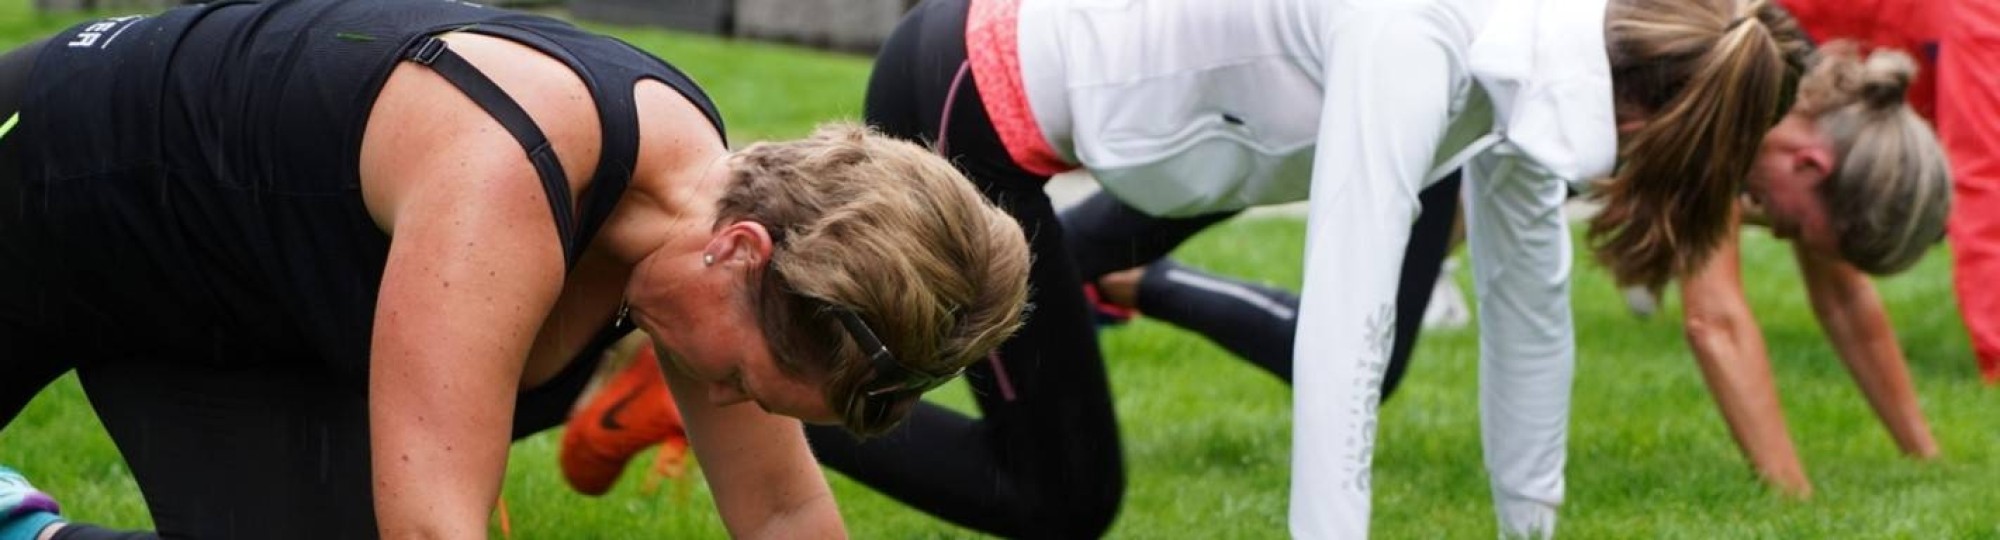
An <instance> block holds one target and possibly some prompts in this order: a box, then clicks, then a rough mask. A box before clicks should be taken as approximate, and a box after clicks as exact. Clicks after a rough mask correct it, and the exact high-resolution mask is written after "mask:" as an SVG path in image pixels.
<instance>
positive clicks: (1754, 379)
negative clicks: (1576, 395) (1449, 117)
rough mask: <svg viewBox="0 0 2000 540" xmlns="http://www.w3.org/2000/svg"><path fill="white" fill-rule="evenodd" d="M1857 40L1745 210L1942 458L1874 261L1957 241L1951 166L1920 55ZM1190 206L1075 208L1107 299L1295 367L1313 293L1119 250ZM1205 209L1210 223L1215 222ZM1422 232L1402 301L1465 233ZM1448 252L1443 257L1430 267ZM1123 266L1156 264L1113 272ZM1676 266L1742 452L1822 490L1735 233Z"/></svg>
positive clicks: (1840, 346)
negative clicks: (1425, 268) (1706, 254)
mask: <svg viewBox="0 0 2000 540" xmlns="http://www.w3.org/2000/svg"><path fill="white" fill-rule="evenodd" d="M1848 45H1852V44H1851V43H1845V44H1842V43H1836V44H1835V45H1832V46H1829V47H1828V48H1827V49H1826V50H1824V51H1823V53H1822V55H1821V57H1820V59H1819V60H1818V62H1817V64H1816V65H1815V67H1814V68H1813V70H1812V71H1811V72H1810V73H1809V74H1808V75H1807V76H1806V78H1805V79H1804V80H1803V81H1802V83H1801V86H1802V88H1803V90H1802V92H1801V94H1802V95H1801V98H1800V100H1799V103H1798V104H1797V106H1795V107H1794V108H1793V110H1792V113H1791V114H1789V115H1787V116H1786V118H1785V120H1783V121H1782V122H1780V123H1779V125H1778V126H1777V127H1776V128H1773V129H1772V130H1771V131H1770V132H1769V133H1767V134H1766V136H1765V138H1764V144H1763V147H1762V149H1761V152H1760V154H1759V157H1758V165H1757V166H1756V167H1755V168H1753V170H1752V171H1751V173H1750V177H1749V179H1748V182H1747V183H1748V184H1749V186H1751V187H1752V189H1751V190H1750V191H1751V192H1752V193H1756V194H1758V195H1756V196H1754V197H1746V198H1745V201H1744V203H1743V204H1742V205H1741V206H1742V209H1741V210H1740V211H1739V212H1740V213H1741V214H1742V219H1740V220H1732V221H1733V222H1738V221H1740V222H1741V223H1744V224H1755V225H1762V226H1765V227H1767V228H1769V229H1770V230H1771V232H1772V234H1773V235H1776V236H1777V237H1779V238H1782V239H1786V240H1789V241H1790V243H1791V245H1792V250H1793V252H1794V254H1795V255H1796V258H1797V260H1798V264H1799V270H1800V275H1801V276H1802V278H1803V279H1802V281H1803V282H1804V284H1805V290H1806V292H1807V293H1808V296H1809V297H1810V299H1811V303H1812V306H1813V314H1814V315H1815V316H1816V317H1817V318H1818V320H1819V323H1820V326H1821V328H1822V329H1824V333H1825V335H1826V337H1827V340H1828V341H1829V342H1830V343H1831V344H1832V345H1833V348H1834V350H1835V351H1837V352H1838V354H1839V356H1840V358H1841V359H1842V360H1843V361H1844V362H1845V363H1846V364H1847V367H1848V370H1849V371H1850V372H1851V373H1852V374H1853V375H1854V379H1855V382H1856V383H1857V385H1858V386H1860V388H1861V391H1862V393H1863V394H1864V395H1865V396H1867V398H1868V402H1869V404H1870V405H1871V406H1873V407H1874V409H1875V412H1876V415H1877V416H1879V417H1881V419H1882V423H1883V426H1884V427H1886V428H1888V431H1889V434H1890V435H1891V436H1892V437H1893V438H1894V439H1895V441H1896V443H1897V445H1898V446H1899V447H1900V448H1901V449H1902V450H1903V452H1904V453H1905V454H1907V455H1909V456H1910V457H1912V458H1916V459H1929V458H1931V457H1934V456H1936V455H1937V453H1938V447H1937V442H1936V440H1935V439H1933V438H1932V437H1931V432H1930V426H1929V424H1928V423H1927V422H1925V420H1924V415H1923V412H1922V410H1921V409H1920V408H1919V407H1918V404H1917V398H1916V391H1915V389H1914V388H1913V386H1912V385H1911V383H1910V374H1909V369H1908V367H1906V366H1905V364H1904V361H1903V351H1902V348H1901V347H1900V346H1898V345H1897V343H1896V334H1895V329H1894V328H1893V327H1892V326H1891V325H1890V323H1889V316H1888V313H1887V311H1886V310H1885V309H1883V303H1882V300H1881V298H1880V297H1879V296H1878V295H1877V294H1876V293H1875V288H1874V286H1873V285H1872V283H1871V282H1870V280H1869V275H1870V274H1875V275H1888V274H1893V273H1896V272H1898V271H1901V270H1903V269H1905V268H1908V267H1909V266H1910V265H1912V264H1915V263H1916V262H1917V260H1919V259H1920V258H1921V257H1922V256H1923V255H1924V254H1925V253H1926V252H1928V251H1929V248H1930V247H1931V246H1933V245H1935V244H1936V243H1937V242H1938V241H1939V240H1941V239H1942V238H1943V234H1944V228H1945V217H1946V215H1947V213H1948V211H1949V209H1950V206H1951V183H1952V178H1951V175H1950V174H1949V172H1948V168H1947V166H1946V163H1945V158H1944V153H1943V151H1942V147H1941V144H1940V143H1939V141H1938V138H1937V136H1936V134H1935V133H1933V132H1932V130H1931V128H1930V126H1929V125H1928V124H1926V123H1925V122H1924V121H1923V120H1922V119H1921V117H1919V116H1918V115H1917V113H1916V112H1915V110H1914V108H1913V107H1911V106H1910V105H1909V104H1908V103H1906V102H1904V100H1903V98H1902V96H1903V93H1904V89H1905V88H1906V87H1907V86H1908V85H1909V84H1910V81H1911V80H1912V77H1913V75H1914V70H1915V67H1916V66H1915V64H1914V63H1913V62H1912V61H1911V60H1910V58H1909V57H1908V56H1907V55H1904V54H1903V53H1900V52H1893V51H1877V52H1875V53H1874V54H1873V55H1871V56H1870V57H1869V58H1868V59H1867V60H1866V61H1864V60H1863V59H1862V58H1861V56H1860V55H1859V54H1857V52H1856V51H1855V50H1854V49H1853V47H1851V46H1848ZM1436 189H1437V187H1433V188H1430V189H1427V190H1425V199H1426V205H1425V207H1424V212H1425V219H1426V220H1431V219H1432V218H1434V217H1435V216H1433V215H1432V213H1433V211H1440V210H1441V211H1442V212H1444V213H1445V215H1446V217H1445V218H1444V219H1442V220H1437V221H1440V222H1443V223H1447V224H1448V223H1449V222H1450V217H1449V214H1450V212H1451V210H1452V209H1453V205H1452V204H1451V200H1450V199H1445V204H1443V205H1438V204H1432V203H1433V202H1434V201H1433V200H1432V197H1431V195H1432V193H1431V192H1432V191H1433V190H1436ZM1454 195H1455V194H1454ZM1764 201H1769V204H1766V203H1765V202H1764ZM1767 207H1768V208H1767ZM1190 221H1191V220H1174V219H1166V218H1153V217H1149V216H1143V215H1140V214H1137V213H1136V212H1135V211H1132V210H1130V209H1129V208H1126V207H1122V206H1121V205H1120V203H1118V202H1117V201H1116V200H1115V199H1113V198H1111V197H1109V196H1108V195H1105V194H1098V195H1093V196H1092V197H1090V198H1089V199H1088V200H1086V201H1084V202H1082V203H1079V204H1078V205H1076V206H1074V207H1071V208H1070V209H1068V210H1065V211H1064V213H1063V226H1064V232H1065V234H1066V235H1067V237H1068V239H1069V240H1070V241H1071V245H1070V249H1071V251H1072V254H1073V256H1074V257H1075V258H1076V259H1078V261H1079V263H1078V264H1079V266H1080V267H1082V268H1083V269H1084V271H1083V272H1084V273H1083V275H1084V276H1085V278H1086V279H1093V278H1094V279H1095V281H1096V285H1097V289H1096V290H1097V291H1099V293H1098V294H1099V295H1100V298H1102V299H1103V301H1104V302H1105V303H1106V304H1107V305H1108V306H1110V307H1111V308H1136V309H1138V310H1139V311H1141V312H1143V313H1145V314H1146V315H1147V317H1149V318H1153V319H1156V320H1160V321H1164V322H1168V323H1172V324H1174V325H1176V326H1180V327H1182V328H1185V329H1188V330H1190V331H1193V332H1196V333H1199V334H1201V335H1203V336H1205V337H1207V338H1209V339H1211V340H1213V341H1215V342H1216V344H1218V345H1221V346H1222V347H1224V348H1226V349H1228V350H1229V351H1230V352H1232V353H1235V354H1236V355H1238V356H1241V357H1243V358H1244V359H1245V360H1247V361H1249V362H1250V363H1252V364H1254V365H1256V366H1257V367H1259V368H1263V369H1264V370H1266V371H1268V372H1270V373H1272V374H1273V375H1276V376H1278V377H1280V378H1281V379H1284V380H1285V381H1287V382H1289V381H1290V380H1291V368H1292V347H1291V345H1292V342H1293V335H1294V332H1295V331H1296V330H1297V326H1296V323H1297V319H1296V316H1295V313H1296V311H1297V308H1298V296H1296V295H1295V294H1293V293H1291V292H1289V291H1285V290H1282V289H1277V288H1272V287H1268V286H1264V285H1260V284H1257V283H1250V282H1245V281H1241V280H1236V279H1232V278H1228V277H1224V276H1217V275H1212V274H1208V273H1205V272H1203V271H1201V270H1198V269H1194V268H1189V267H1185V266H1182V265H1179V264H1177V263H1175V262H1174V261H1172V260H1168V259H1157V260H1156V261H1152V262H1148V260H1147V259H1138V260H1132V259H1126V260H1116V261H1113V260H1111V259H1117V258H1119V257H1123V256H1125V255H1127V254H1128V253H1130V252H1131V251H1132V250H1130V249H1128V246H1132V245H1141V246H1145V247H1147V248H1150V249H1151V251H1150V253H1151V254H1152V255H1153V257H1154V258H1158V257H1159V256H1160V255H1162V254H1164V253H1165V252H1166V250H1164V249H1159V248H1158V247H1156V246H1159V245H1163V244H1168V243H1177V242H1178V241H1179V240H1180V239H1185V238H1186V237H1187V236H1189V235H1191V234H1192V233H1193V232H1194V230H1193V229H1195V228H1196V227H1190V223H1189V222H1190ZM1207 222H1212V221H1201V222H1200V223H1207ZM1411 235H1412V238H1411V242H1410V248H1409V249H1410V250H1411V253H1412V255H1411V256H1410V257H1412V259H1406V260H1405V266H1404V268H1405V272H1406V273H1405V274H1404V276H1405V277H1404V280H1403V282H1402V283H1401V286H1400V288H1401V290H1399V291H1398V297H1399V299H1401V298H1408V296H1407V295H1412V294H1420V293H1426V292H1428V291H1429V289H1430V288H1431V282H1430V281H1429V279H1434V278H1435V274H1433V275H1432V276H1430V277H1429V278H1424V279H1412V278H1411V276H1410V273H1411V272H1415V271H1417V270H1413V269H1412V268H1411V262H1412V261H1413V260H1414V259H1413V258H1414V257H1416V255H1415V253H1418V252H1430V253H1443V252H1445V251H1446V250H1447V248H1446V247H1445V246H1446V245H1447V244H1448V243H1449V242H1450V237H1451V230H1450V227H1449V226H1448V225H1447V226H1445V227H1442V228H1437V229H1435V230H1425V229H1424V228H1423V227H1422V226H1421V225H1419V226H1418V227H1416V228H1413V229H1412V232H1411ZM1162 237H1169V238H1162ZM1132 238H1138V239H1140V240H1139V241H1138V242H1137V243H1134V242H1131V241H1130V239H1132ZM1169 249H1170V247H1169ZM1438 262H1441V259H1440V260H1433V261H1431V266H1430V268H1431V269H1432V270H1433V271H1435V270H1436V268H1437V263H1438ZM1118 263H1122V264H1124V265H1128V266H1130V265H1135V264H1145V266H1144V267H1143V268H1135V269H1132V270H1129V271H1117V272H1109V273H1108V274H1107V273H1106V272H1104V269H1105V268H1110V267H1111V266H1109V265H1110V264H1118ZM1093 272H1095V273H1093ZM1100 275H1102V277H1097V276H1100ZM1677 279H1680V280H1681V288H1680V290H1681V295H1680V296H1681V299H1682V300H1681V302H1682V305H1683V309H1682V316H1683V321H1684V325H1685V328H1686V333H1687V341H1688V345H1689V347H1690V348H1691V349H1692V352H1693V353H1694V356H1695V360H1696V361H1697V362H1698V364H1699V365H1700V368H1701V373H1702V375H1703V377H1704V378H1706V380H1707V381H1708V382H1709V388H1710V391H1711V393H1713V394H1714V395H1715V399H1716V402H1717V404H1718V405H1719V406H1720V407H1721V409H1722V415H1723V418H1724V419H1725V420H1727V421H1728V422H1729V427H1730V432H1731V433H1732V434H1734V435H1735V436H1736V440H1737V443H1738V444H1739V445H1740V446H1741V447H1742V448H1743V450H1744V454H1745V457H1748V458H1749V459H1750V462H1751V465H1752V466H1753V467H1754V468H1755V469H1756V470H1757V472H1758V474H1759V475H1761V476H1763V477H1764V478H1765V480H1767V481H1768V482H1770V483H1771V484H1772V485H1773V486H1775V487H1777V488H1779V489H1781V490H1783V491H1784V492H1785V493H1787V494H1790V495H1794V496H1798V497H1806V496H1810V495H1811V493H1812V483H1811V482H1810V481H1809V480H1808V479H1807V478H1806V474H1805V469H1804V466H1803V465H1801V464H1800V461H1799V459H1798V456H1797V453H1796V451H1795V450H1793V448H1792V440H1791V437H1790V436H1788V435H1787V434H1786V432H1785V421H1784V415H1783V412H1782V411H1781V410H1780V409H1779V406H1778V393H1777V387H1776V386H1775V385H1774V384H1773V383H1772V376H1771V366H1770V362H1769V361H1768V359H1767V358H1766V357H1765V350H1764V339H1763V333H1762V331H1761V330H1759V328H1758V326H1757V321H1756V319H1755V317H1754V316H1753V315H1752V314H1751V313H1750V306H1749V303H1748V301H1747V300H1746V299H1745V295H1744V290H1743V280H1742V268H1741V260H1740V259H1739V256H1738V253H1737V240H1736V238H1735V237H1734V235H1732V236H1731V237H1730V238H1728V239H1726V240H1725V243H1724V244H1723V246H1721V248H1720V249H1718V250H1717V251H1716V255H1715V256H1714V257H1711V258H1709V259H1708V263H1707V264H1705V265H1703V266H1702V268H1700V269H1699V270H1697V271H1695V272H1693V273H1691V274H1688V275H1683V276H1679V277H1678V278H1677ZM1638 290H1639V291H1640V292H1641V293H1643V292H1644V289H1643V288H1640V289H1638ZM1646 301H1647V302H1651V301H1653V300H1652V298H1651V297H1647V300H1646ZM1412 304H1414V305H1405V303H1404V302H1401V301H1399V302H1398V306H1397V307H1398V309H1399V310H1402V311H1401V313H1406V314H1407V313H1413V312H1414V313H1417V314H1421V313H1423V310H1424V305H1423V304H1424V302H1422V301H1416V302H1413V303H1412ZM1398 322H1399V323H1400V322H1404V321H1400V320H1399V321H1398ZM1413 327H1414V325H1404V324H1399V325H1398V327H1397V336H1396V339H1397V344H1398V348H1397V350H1396V352H1395V353H1394V354H1392V355H1391V356H1390V359H1389V369H1388V373H1389V374H1390V375H1389V376H1388V377H1387V378H1386V379H1385V380H1384V381H1383V387H1382V397H1383V400H1384V401H1387V400H1388V397H1389V395H1390V393H1391V392H1393V391H1394V390H1395V383H1396V380H1397V378H1396V374H1399V373H1401V372H1402V371H1403V369H1404V367H1405V366H1407V361H1408V359H1409V356H1408V349H1407V345H1405V343H1407V342H1408V341H1410V340H1413V339H1414V336H1412V335H1411V334H1412V333H1413V332H1414V330H1415V329H1414V328H1413Z"/></svg>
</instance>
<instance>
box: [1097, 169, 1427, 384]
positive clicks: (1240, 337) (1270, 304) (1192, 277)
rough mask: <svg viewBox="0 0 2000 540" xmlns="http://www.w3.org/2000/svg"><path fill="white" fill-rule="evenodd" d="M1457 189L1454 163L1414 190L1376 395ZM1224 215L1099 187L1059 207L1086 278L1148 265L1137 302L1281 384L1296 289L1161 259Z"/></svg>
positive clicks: (1414, 319) (1392, 364) (1409, 343)
mask: <svg viewBox="0 0 2000 540" xmlns="http://www.w3.org/2000/svg"><path fill="white" fill-rule="evenodd" d="M1458 190H1459V176H1458V174H1457V173H1453V174H1452V175H1451V176H1448V177H1445V179H1444V180H1443V181H1440V182H1438V183H1436V184H1433V185H1431V186H1430V187H1428V188H1425V189H1424V191H1423V192H1422V194H1421V195H1419V199H1420V201H1419V202H1420V203H1421V204H1422V205H1423V211H1422V213H1421V214H1419V216H1418V217H1417V221H1416V223H1415V224H1413V225H1412V226H1411V230H1410V239H1409V242H1408V243H1407V244H1406V245H1405V250H1406V251H1405V254H1404V256H1403V266H1402V275H1401V277H1400V279H1399V283H1400V285H1399V286H1398V287H1397V290H1396V336H1395V343H1394V346H1393V347H1392V348H1391V350H1390V355H1389V367H1388V370H1387V372H1385V373H1384V374H1383V378H1382V399H1383V400H1384V401H1387V400H1388V399H1389V396H1391V395H1393V394H1394V393H1395V391H1396V387H1397V386H1398V385H1400V384H1401V382H1402V380H1403V371H1404V368H1406V367H1407V366H1408V365H1409V360H1410V353H1411V352H1412V351H1413V350H1414V349H1415V347H1416V342H1417V335H1418V333H1419V332H1421V331H1422V330H1423V318H1424V309H1425V308H1426V307H1428V306H1429V305H1430V299H1431V291H1432V290H1433V283H1435V282H1436V281H1437V279H1438V274H1439V273H1440V272H1441V271H1442V269H1443V266H1444V259H1445V256H1446V255H1449V254H1450V252H1451V229H1452V222H1453V221H1454V216H1455V214H1457V212H1458ZM1227 217H1228V214H1217V215H1210V216H1201V217H1194V218H1157V217H1152V216H1148V215H1145V214H1144V213H1141V212H1139V211H1138V210H1136V209H1133V208H1131V207H1129V206H1126V205H1125V204H1124V203H1122V202H1119V201H1118V199H1117V198H1115V197H1112V196H1110V195H1109V194H1106V193H1102V192H1100V193H1098V194H1096V195H1092V196H1091V197H1090V198H1088V199H1085V200H1084V201H1083V202H1082V203H1079V204H1077V205H1076V206H1073V207H1071V208H1069V209H1067V210H1064V211H1063V213H1062V221H1063V227H1064V228H1065V230H1066V231H1068V233H1069V246H1070V250H1071V256H1072V258H1074V259H1076V260H1077V261H1078V263H1077V264H1078V265H1079V266H1080V267H1081V268H1082V269H1083V275H1084V278H1085V279H1091V280H1094V279H1096V278H1097V277H1099V276H1103V275H1104V274H1106V273H1109V272H1113V271H1117V270H1121V269H1125V268H1132V267H1135V266H1140V265H1148V268H1147V269H1146V271H1145V273H1144V277H1142V278H1141V280H1140V282H1139V295H1138V304H1139V305H1138V306H1137V307H1138V308H1139V311H1140V312H1142V313H1145V314H1146V316H1147V317H1149V318H1153V319H1158V320H1161V321H1164V322H1167V323H1170V324H1173V325H1175V326H1179V327H1181V328H1184V329H1187V330H1191V331H1193V332H1195V333H1197V334H1201V335H1202V336H1204V337H1207V338H1209V339H1210V340H1212V341H1214V342H1215V343H1216V344H1217V345H1221V346H1222V347H1223V348H1224V349H1227V350H1229V351H1230V352H1232V353H1235V354H1236V355H1237V356H1240V357H1243V359H1245V360H1248V361H1250V363H1252V364H1255V365H1256V366H1257V367H1259V368H1262V369H1264V370H1265V371H1267V372H1269V373H1271V374H1272V375H1273V376H1276V377H1278V378H1279V379H1282V380H1284V381H1285V382H1286V383H1287V384H1289V383H1291V381H1292V338H1293V335H1294V334H1295V333H1296V331H1297V330H1298V319H1297V317H1296V315H1297V313H1298V307H1299V297H1298V295H1296V294H1293V293H1291V292H1290V291H1286V290H1282V289H1276V288H1271V287H1266V286H1262V285H1258V284H1255V283H1250V282H1246V281H1241V280H1235V279H1230V278H1225V277H1221V276H1215V275H1211V274H1206V273H1203V272H1200V271H1197V270H1194V269H1191V268H1186V267H1182V266H1180V265H1177V264H1175V263H1174V262H1172V261H1170V260H1167V259H1165V257H1166V255H1167V254H1168V253H1170V252H1172V251H1173V249H1174V248H1175V247H1177V246H1179V245H1180V244H1181V242H1183V241H1186V240H1187V239H1188V238H1189V237H1192V236H1194V234H1195V233H1197V232H1200V231H1201V230H1202V229H1203V228H1206V227H1208V226H1209V225H1213V224H1215V223H1216V222H1219V221H1221V220H1222V219H1224V218H1227Z"/></svg>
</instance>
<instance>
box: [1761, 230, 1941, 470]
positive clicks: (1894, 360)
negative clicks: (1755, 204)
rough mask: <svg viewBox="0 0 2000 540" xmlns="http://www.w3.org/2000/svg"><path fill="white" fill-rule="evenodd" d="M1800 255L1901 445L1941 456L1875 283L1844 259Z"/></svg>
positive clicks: (1816, 306) (1825, 326)
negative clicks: (1877, 293)
mask: <svg viewBox="0 0 2000 540" xmlns="http://www.w3.org/2000/svg"><path fill="white" fill-rule="evenodd" d="M1795 254H1796V256H1797V258H1798V261H1799V272H1800V273H1802V274H1804V275H1805V278H1806V290H1807V291H1808V292H1809V293H1810V294H1811V298H1812V306H1813V315H1815V316H1817V317H1818V318H1819V326H1820V328H1821V329H1822V330H1823V331H1825V332H1826V337H1827V341H1831V342H1833V348H1834V350H1835V351H1837V352H1839V353H1840V359H1841V361H1843V362H1846V363H1847V371H1848V372H1849V373H1852V374H1853V375H1854V382H1855V384H1857V385H1859V386H1860V387H1861V393H1862V394H1863V395H1866V396H1867V397H1868V404H1869V405H1870V406H1873V407H1874V408H1875V414H1876V416H1879V417H1881V418H1882V424H1883V425H1884V426H1887V427H1888V428H1889V434H1890V435H1891V436H1893V437H1895V438H1896V445H1897V446H1898V447H1901V448H1902V449H1903V453H1905V454H1909V455H1910V456H1912V457H1917V458H1930V457H1933V456H1936V455H1937V452H1938V449H1937V441H1935V440H1932V439H1931V428H1930V425H1929V424H1927V423H1925V422H1924V413H1923V411H1922V410H1919V409H1918V408H1917V396H1916V390H1915V389H1913V388H1911V386H1910V372H1909V369H1908V367H1906V366H1905V365H1904V361H1903V349H1902V347H1900V346H1898V345H1897V344H1896V331H1895V330H1894V329H1893V328H1892V327H1890V326H1889V314H1888V313H1887V312H1886V311H1884V310H1883V309H1882V299H1881V297H1880V296H1877V295H1876V294H1875V285H1874V283H1872V282H1870V281H1869V280H1868V276H1867V275H1866V274H1864V273H1862V272H1861V271H1860V270H1857V269H1855V268H1854V267H1853V266H1849V265H1848V264H1846V263H1844V262H1841V261H1839V260H1835V259H1831V258H1828V257H1825V256H1820V255H1814V254H1812V253H1808V252H1806V251H1805V250H1795Z"/></svg>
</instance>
